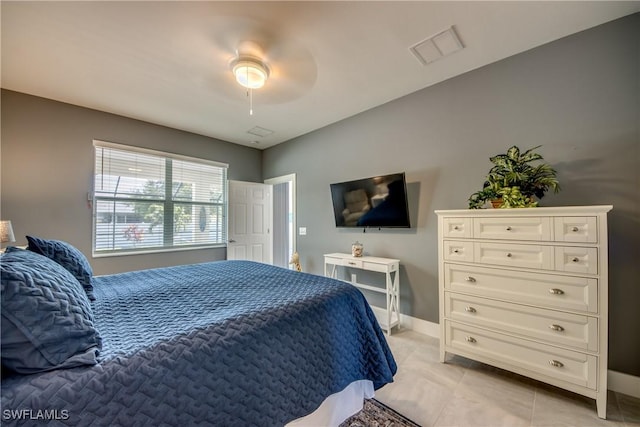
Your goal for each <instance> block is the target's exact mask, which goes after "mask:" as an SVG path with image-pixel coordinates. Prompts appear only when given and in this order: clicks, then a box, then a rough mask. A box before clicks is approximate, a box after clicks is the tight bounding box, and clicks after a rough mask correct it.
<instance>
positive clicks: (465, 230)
mask: <svg viewBox="0 0 640 427" xmlns="http://www.w3.org/2000/svg"><path fill="white" fill-rule="evenodd" d="M471 222H472V221H471V218H444V219H443V221H442V227H443V230H442V231H443V234H444V237H453V238H456V237H457V238H470V237H472V236H473V227H472V225H471Z"/></svg>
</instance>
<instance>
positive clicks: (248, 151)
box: [0, 90, 262, 274]
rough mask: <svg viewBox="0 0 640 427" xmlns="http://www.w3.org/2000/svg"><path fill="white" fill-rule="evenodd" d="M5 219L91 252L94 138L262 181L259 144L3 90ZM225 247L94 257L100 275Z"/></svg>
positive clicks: (194, 258) (216, 254)
mask: <svg viewBox="0 0 640 427" xmlns="http://www.w3.org/2000/svg"><path fill="white" fill-rule="evenodd" d="M1 102H2V147H1V155H2V182H1V190H2V199H1V205H0V207H1V209H2V211H1V214H2V219H10V220H11V221H12V224H13V229H14V232H15V234H16V239H17V242H16V244H18V245H21V244H22V245H24V244H26V240H25V238H24V236H25V235H26V234H32V235H35V236H40V237H44V238H53V239H60V240H65V241H67V242H69V243H71V244H73V245H75V246H76V247H77V248H79V249H80V250H81V251H82V252H83V253H85V254H87V255H90V254H91V227H92V219H91V215H92V212H91V209H90V208H89V207H88V204H87V193H88V192H90V191H91V189H92V176H93V162H94V150H93V139H100V140H104V141H110V142H117V143H121V144H128V145H135V146H139V147H145V148H152V149H156V150H162V151H167V152H172V153H178V154H184V155H187V156H194V157H200V158H205V159H210V160H217V161H220V162H225V163H228V164H229V173H228V174H229V179H236V180H243V181H261V179H262V165H261V158H262V154H261V152H260V151H259V150H256V149H253V148H248V147H242V146H239V145H236V144H230V143H227V142H222V141H219V140H216V139H212V138H207V137H204V136H200V135H195V134H192V133H188V132H183V131H179V130H176V129H171V128H167V127H163V126H158V125H153V124H150V123H146V122H142V121H139V120H133V119H129V118H126V117H122V116H117V115H114V114H108V113H103V112H100V111H95V110H90V109H87V108H82V107H77V106H73V105H69V104H64V103H60V102H56V101H51V100H47V99H43V98H38V97H34V96H29V95H25V94H21V93H17V92H12V91H6V90H3V91H2V99H1ZM225 257H226V251H225V249H202V250H190V251H181V252H169V253H159V254H149V255H133V256H126V257H122V256H120V257H108V258H90V262H91V265H92V267H93V269H94V272H95V273H96V274H108V273H116V272H122V271H130V270H138V269H143V268H153V267H160V266H169V265H177V264H186V263H195V262H205V261H210V260H219V259H224V258H225Z"/></svg>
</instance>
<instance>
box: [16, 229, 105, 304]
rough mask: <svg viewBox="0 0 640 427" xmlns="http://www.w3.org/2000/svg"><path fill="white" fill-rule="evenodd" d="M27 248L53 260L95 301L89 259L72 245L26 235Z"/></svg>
mask: <svg viewBox="0 0 640 427" xmlns="http://www.w3.org/2000/svg"><path fill="white" fill-rule="evenodd" d="M27 241H28V242H29V250H30V251H33V252H35V253H37V254H40V255H44V256H46V257H47V258H49V259H52V260H54V261H55V262H57V263H58V264H60V265H61V266H63V267H64V268H66V269H67V270H68V271H69V272H70V273H71V274H73V275H74V276H75V278H76V279H78V282H80V284H81V285H82V287H83V288H84V290H85V292H86V293H87V296H88V297H89V299H90V300H91V301H95V299H96V297H95V296H94V295H93V270H92V269H91V264H89V260H87V257H85V256H84V254H83V253H82V252H80V251H79V250H78V249H76V248H75V247H74V246H72V245H70V244H69V243H67V242H63V241H62V240H47V239H41V238H39V237H33V236H27Z"/></svg>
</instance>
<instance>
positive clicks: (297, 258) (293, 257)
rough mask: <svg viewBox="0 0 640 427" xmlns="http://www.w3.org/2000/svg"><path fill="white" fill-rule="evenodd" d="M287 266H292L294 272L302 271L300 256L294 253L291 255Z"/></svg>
mask: <svg viewBox="0 0 640 427" xmlns="http://www.w3.org/2000/svg"><path fill="white" fill-rule="evenodd" d="M289 264H291V265H293V267H294V268H295V269H296V271H302V266H301V265H300V255H298V252H294V253H293V255H291V260H290V261H289Z"/></svg>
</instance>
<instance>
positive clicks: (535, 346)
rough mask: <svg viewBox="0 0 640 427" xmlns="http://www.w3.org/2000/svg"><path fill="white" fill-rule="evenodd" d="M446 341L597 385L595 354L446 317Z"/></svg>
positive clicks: (568, 379) (524, 366)
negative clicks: (542, 342)
mask: <svg viewBox="0 0 640 427" xmlns="http://www.w3.org/2000/svg"><path fill="white" fill-rule="evenodd" d="M445 330H446V345H447V346H449V347H452V348H454V349H456V350H459V351H460V352H461V354H463V355H464V352H465V351H466V352H469V353H472V354H474V355H478V356H484V357H485V358H487V359H491V360H495V361H498V362H502V363H504V364H507V365H509V366H511V367H513V368H514V370H516V371H518V370H523V369H524V370H527V371H529V372H532V373H534V374H538V375H543V376H545V377H548V378H553V379H556V380H561V381H566V382H569V383H572V384H577V385H580V386H583V387H587V388H589V389H593V390H595V389H596V386H597V381H596V378H597V371H596V369H597V362H598V358H597V357H596V356H592V355H588V354H584V353H580V352H577V351H571V350H564V349H561V348H558V347H553V346H549V345H545V344H540V343H536V342H534V341H529V340H525V339H519V338H517V337H513V336H510V335H506V334H500V333H497V332H493V331H488V330H485V329H481V328H476V327H473V326H469V325H465V324H462V323H457V322H451V321H449V320H445Z"/></svg>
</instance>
